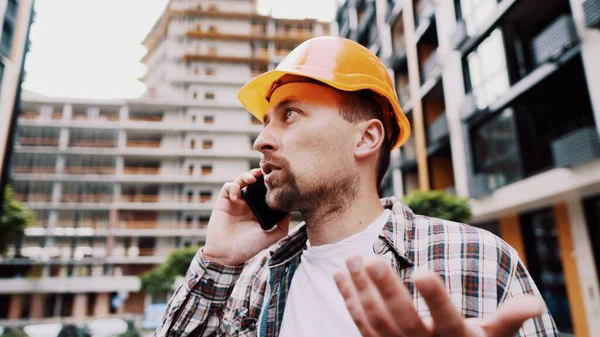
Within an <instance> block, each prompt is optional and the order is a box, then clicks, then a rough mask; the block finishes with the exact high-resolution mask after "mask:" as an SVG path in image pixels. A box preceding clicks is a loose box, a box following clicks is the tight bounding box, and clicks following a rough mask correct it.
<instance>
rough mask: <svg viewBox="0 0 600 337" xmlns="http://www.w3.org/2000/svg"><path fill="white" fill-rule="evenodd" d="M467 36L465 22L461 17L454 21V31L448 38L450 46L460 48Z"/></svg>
mask: <svg viewBox="0 0 600 337" xmlns="http://www.w3.org/2000/svg"><path fill="white" fill-rule="evenodd" d="M468 38H469V34H468V33H467V23H466V22H465V20H462V19H461V20H459V21H458V22H457V23H456V28H455V29H454V32H453V33H452V36H451V38H450V40H451V42H452V47H454V49H455V50H456V49H458V48H460V47H461V46H462V44H463V43H465V41H466V40H467V39H468Z"/></svg>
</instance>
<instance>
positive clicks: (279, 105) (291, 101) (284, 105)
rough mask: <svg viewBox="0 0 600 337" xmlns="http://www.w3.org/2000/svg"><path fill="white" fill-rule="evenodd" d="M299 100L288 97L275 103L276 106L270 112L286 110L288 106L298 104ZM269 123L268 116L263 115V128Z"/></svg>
mask: <svg viewBox="0 0 600 337" xmlns="http://www.w3.org/2000/svg"><path fill="white" fill-rule="evenodd" d="M299 102H300V100H299V99H297V98H295V97H288V98H286V99H284V100H282V101H281V102H279V103H277V105H276V106H275V107H274V108H273V109H271V112H275V111H281V110H283V109H285V108H287V107H288V106H289V105H292V104H294V103H299ZM269 122H270V118H269V114H268V113H267V114H265V117H264V118H263V126H267V125H269Z"/></svg>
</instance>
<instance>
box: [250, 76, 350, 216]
mask: <svg viewBox="0 0 600 337" xmlns="http://www.w3.org/2000/svg"><path fill="white" fill-rule="evenodd" d="M353 127H354V125H353V124H352V123H350V122H348V121H346V120H344V119H343V118H342V117H341V115H340V113H339V108H338V96H337V93H336V92H335V91H334V90H333V89H331V88H328V87H325V86H322V85H318V84H312V83H302V82H299V83H295V82H294V83H288V84H285V85H282V86H281V87H279V88H277V89H276V90H275V91H274V92H273V95H272V96H271V100H270V105H269V112H268V113H267V115H266V117H265V128H264V129H263V131H262V132H261V133H260V135H259V136H258V138H257V139H256V142H255V143H254V148H255V149H256V150H258V151H260V152H261V153H262V162H261V166H262V169H263V171H264V173H265V183H266V185H267V190H268V192H267V203H268V204H269V206H270V207H271V208H274V209H279V210H284V211H296V210H298V211H303V210H307V209H308V210H310V209H311V208H312V207H316V206H317V205H318V204H319V203H330V202H335V201H336V200H338V199H339V198H343V197H347V195H345V194H348V193H350V192H351V189H352V187H353V186H350V185H352V184H353V183H354V180H355V176H356V175H355V170H354V168H355V167H356V163H355V161H354V156H353V150H354V146H353V145H354V142H353V141H352V136H351V135H353V134H355V132H353V130H354V129H353ZM344 190H345V191H344ZM332 199H333V200H332Z"/></svg>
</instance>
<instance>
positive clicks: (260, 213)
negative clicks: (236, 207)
mask: <svg viewBox="0 0 600 337" xmlns="http://www.w3.org/2000/svg"><path fill="white" fill-rule="evenodd" d="M266 197H267V187H266V186H265V178H264V177H263V176H262V175H261V176H260V177H258V178H257V179H256V182H255V183H253V184H250V185H248V186H246V187H244V188H243V189H242V199H244V201H246V203H247V204H248V207H250V210H252V213H254V216H255V217H256V220H257V221H258V223H259V224H260V227H261V228H262V229H264V230H270V229H271V228H273V227H275V225H277V224H278V223H279V222H280V221H281V220H283V218H285V216H286V215H287V214H288V213H287V212H280V211H276V210H274V209H271V208H270V207H269V205H267V200H266Z"/></svg>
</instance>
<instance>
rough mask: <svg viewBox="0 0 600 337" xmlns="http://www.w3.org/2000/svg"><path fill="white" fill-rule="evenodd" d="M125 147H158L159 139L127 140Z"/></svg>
mask: <svg viewBox="0 0 600 337" xmlns="http://www.w3.org/2000/svg"><path fill="white" fill-rule="evenodd" d="M127 147H143V148H159V147H160V140H128V141H127Z"/></svg>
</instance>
